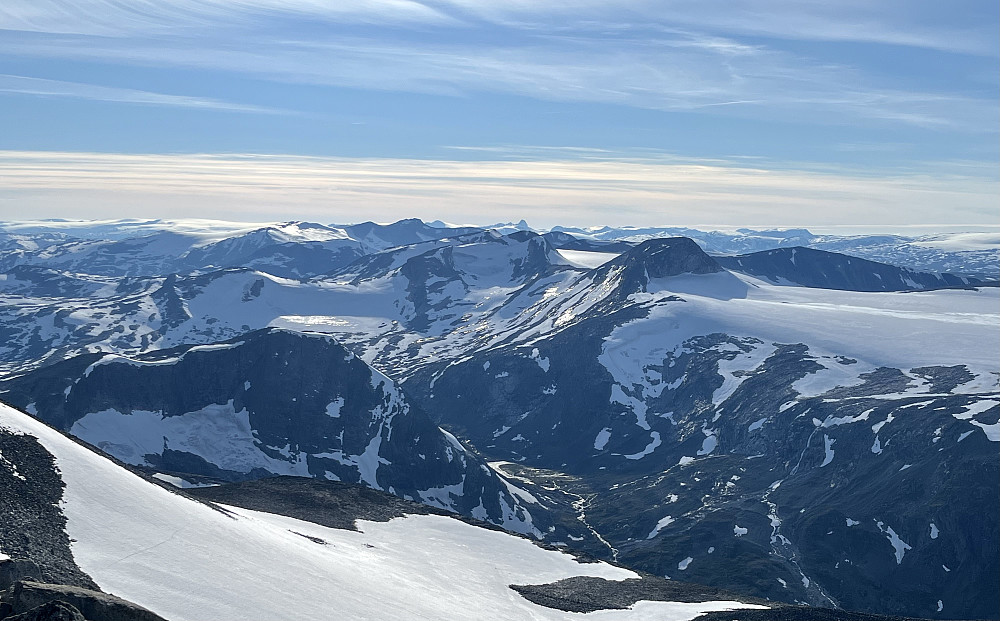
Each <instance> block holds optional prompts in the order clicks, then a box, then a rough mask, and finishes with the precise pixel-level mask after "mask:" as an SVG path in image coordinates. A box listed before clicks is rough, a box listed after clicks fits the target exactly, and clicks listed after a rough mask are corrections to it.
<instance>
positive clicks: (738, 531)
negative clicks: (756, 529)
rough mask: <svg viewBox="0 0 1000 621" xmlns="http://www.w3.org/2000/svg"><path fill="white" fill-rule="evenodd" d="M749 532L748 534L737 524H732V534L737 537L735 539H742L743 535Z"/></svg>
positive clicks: (746, 530)
mask: <svg viewBox="0 0 1000 621" xmlns="http://www.w3.org/2000/svg"><path fill="white" fill-rule="evenodd" d="M749 532H750V531H749V530H748V529H746V528H743V527H742V526H740V525H739V524H734V525H733V534H734V535H735V536H737V537H742V536H743V535H745V534H747V533H749Z"/></svg>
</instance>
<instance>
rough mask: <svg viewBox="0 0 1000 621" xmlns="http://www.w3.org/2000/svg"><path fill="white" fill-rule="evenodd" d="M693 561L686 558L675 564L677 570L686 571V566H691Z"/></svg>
mask: <svg viewBox="0 0 1000 621" xmlns="http://www.w3.org/2000/svg"><path fill="white" fill-rule="evenodd" d="M693 560H694V559H693V558H691V557H690V556H689V557H687V558H686V559H684V560H683V561H681V562H680V563H677V569H679V570H681V571H684V570H685V569H687V568H688V565H690V564H691V561H693Z"/></svg>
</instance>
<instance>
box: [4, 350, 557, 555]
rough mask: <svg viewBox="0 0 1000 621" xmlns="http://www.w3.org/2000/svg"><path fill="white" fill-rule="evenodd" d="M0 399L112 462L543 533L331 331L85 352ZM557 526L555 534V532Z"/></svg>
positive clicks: (486, 472) (26, 379) (509, 491)
mask: <svg viewBox="0 0 1000 621" xmlns="http://www.w3.org/2000/svg"><path fill="white" fill-rule="evenodd" d="M0 395H2V396H3V398H4V399H5V400H6V401H7V402H8V403H12V404H15V405H18V406H20V407H22V408H24V409H25V410H26V411H28V412H31V413H32V414H34V415H36V416H38V417H39V418H41V419H42V420H45V421H47V422H49V423H51V424H53V425H56V426H57V427H59V428H61V429H63V430H65V431H68V432H70V433H72V434H73V435H75V436H76V437H78V438H80V439H82V440H84V441H87V442H89V443H91V444H93V445H95V446H97V447H98V448H100V449H101V450H103V451H105V452H106V453H108V454H109V455H112V456H113V457H116V458H117V459H120V460H121V461H123V462H125V463H128V464H132V465H137V466H144V467H148V468H154V469H157V470H161V471H165V472H171V473H175V474H180V475H189V474H193V475H199V476H204V477H212V478H214V479H221V480H244V479H248V478H260V477H266V476H273V475H297V476H305V477H317V478H322V479H329V480H333V481H348V482H352V483H363V484H365V485H368V486H369V487H372V488H374V489H379V490H387V491H390V492H391V493H394V494H397V495H399V496H401V497H403V498H408V499H411V500H415V501H419V502H424V503H427V504H430V505H433V506H438V507H441V508H444V509H449V510H452V511H456V512H459V513H464V514H466V515H470V516H472V517H475V518H478V519H481V520H485V521H489V522H492V523H495V524H498V525H500V526H503V527H504V528H506V529H507V530H511V531H514V532H521V533H526V534H532V535H534V536H536V537H541V535H542V533H541V531H540V530H539V529H540V528H546V527H547V526H548V525H547V524H546V523H545V520H546V518H547V517H548V516H547V515H546V514H545V513H544V512H542V513H541V514H540V516H539V517H540V519H541V521H540V522H538V523H535V522H534V521H533V518H532V514H531V509H530V507H531V506H532V505H535V506H536V508H538V507H537V503H535V502H534V501H533V499H532V497H531V495H530V494H527V493H525V492H522V491H521V490H518V489H517V488H516V487H514V486H513V485H511V484H510V483H509V482H507V481H505V480H503V477H501V476H499V475H497V474H496V473H495V472H494V471H493V470H491V469H490V468H489V467H488V466H487V465H486V463H485V462H484V461H482V460H481V459H480V458H479V457H478V456H476V455H473V454H471V453H469V452H468V451H467V450H466V449H465V448H464V447H463V446H462V445H461V443H459V442H458V441H457V440H456V439H455V438H454V437H453V436H451V435H450V434H448V433H447V432H445V431H442V430H441V429H439V428H438V427H437V426H436V425H434V424H433V423H432V422H431V421H430V419H429V418H428V417H427V415H426V414H425V413H424V412H423V411H421V410H420V409H419V408H415V407H412V406H411V405H410V403H409V402H408V401H407V399H406V397H405V396H404V395H403V394H402V393H401V392H400V390H399V388H398V387H397V386H396V384H395V383H394V382H393V381H392V380H390V379H389V378H387V377H386V376H385V375H383V374H381V373H379V372H378V371H375V370H374V369H372V368H371V367H369V366H368V365H366V364H365V363H364V362H362V361H361V360H359V359H358V358H357V357H356V356H355V355H354V354H352V353H351V352H349V351H347V350H346V349H344V348H343V347H342V346H340V345H339V344H337V343H336V342H334V341H333V340H332V339H331V338H330V337H329V336H326V335H317V334H303V333H298V332H288V331H283V330H273V331H268V330H265V331H258V332H251V333H248V334H246V335H243V336H242V337H240V339H239V340H237V341H228V342H222V343H216V344H213V345H199V346H183V347H179V348H176V349H171V350H166V351H162V352H154V353H150V354H145V355H139V356H135V357H131V358H126V357H121V356H118V355H114V354H108V355H92V356H81V357H78V358H74V359H72V360H68V361H66V362H63V363H60V364H56V365H52V366H50V367H46V368H44V369H42V370H41V371H39V372H37V373H30V374H28V375H25V376H21V377H18V378H14V379H12V380H8V381H0ZM555 531H556V529H555V528H553V529H552V531H551V532H555Z"/></svg>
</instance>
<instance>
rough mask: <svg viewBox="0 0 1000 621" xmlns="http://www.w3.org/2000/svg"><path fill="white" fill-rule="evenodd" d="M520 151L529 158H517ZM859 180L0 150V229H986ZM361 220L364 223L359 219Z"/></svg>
mask: <svg viewBox="0 0 1000 621" xmlns="http://www.w3.org/2000/svg"><path fill="white" fill-rule="evenodd" d="M528 150H530V148H529V149H528ZM945 170H946V169H945V168H944V167H943V166H940V165H937V166H934V167H933V169H932V167H928V170H925V171H911V172H907V173H903V172H899V173H896V174H892V175H881V176H876V175H871V174H868V175H866V174H862V173H860V172H855V171H849V170H839V171H838V170H828V171H826V172H821V171H817V170H806V169H788V168H786V169H778V168H774V167H770V166H767V165H766V164H763V163H758V164H756V165H747V164H746V163H740V162H737V161H725V160H704V161H703V160H687V161H684V160H683V159H682V158H677V157H653V156H649V157H646V158H636V157H627V158H624V159H622V158H617V157H615V156H614V154H607V156H606V157H605V158H604V159H598V158H594V159H557V158H551V159H547V160H543V159H536V160H531V161H496V160H490V161H483V160H480V161H451V160H413V159H386V158H380V159H345V158H318V157H299V156H262V155H122V154H99V153H46V152H11V151H0V188H2V189H0V219H14V218H17V217H19V215H21V216H23V214H24V213H33V214H35V217H50V218H51V217H71V218H72V217H79V215H80V214H81V213H86V214H88V217H95V218H99V217H160V216H162V215H163V213H165V210H169V211H166V213H169V214H170V215H171V217H213V218H222V219H226V218H230V219H241V220H246V219H253V218H256V219H261V220H273V219H289V218H304V219H311V220H317V221H322V222H331V221H340V222H346V221H355V220H358V219H359V218H361V219H367V218H374V219H378V220H394V219H399V218H402V217H411V216H412V215H413V214H420V215H421V216H422V217H424V218H427V219H433V218H441V219H444V220H451V221H461V222H468V221H473V222H476V223H480V224H485V223H489V222H495V221H497V220H502V219H511V218H513V219H519V218H521V217H527V218H528V219H529V220H530V221H532V223H533V224H535V225H539V226H552V225H555V224H563V225H568V224H575V225H599V224H606V223H608V221H609V213H611V212H613V214H614V215H613V217H614V222H615V223H616V224H619V225H622V224H634V225H657V224H672V225H694V224H699V225H717V226H739V225H745V226H812V227H824V226H843V225H858V224H864V226H865V227H867V230H892V229H893V228H895V227H897V226H898V225H899V224H900V223H906V224H908V225H911V226H912V225H935V224H940V223H941V221H942V211H941V207H940V206H941V205H942V204H946V205H949V213H948V214H947V218H944V219H945V220H947V221H949V222H951V223H953V224H954V223H963V224H970V225H992V224H996V215H995V213H993V211H994V209H993V203H994V202H995V197H996V194H997V188H998V182H997V179H996V178H995V174H994V173H993V171H992V170H989V171H985V170H983V169H981V168H977V167H976V166H974V165H968V166H965V167H955V168H953V169H951V171H950V174H945ZM361 213H364V216H363V217H362V216H360V214H361Z"/></svg>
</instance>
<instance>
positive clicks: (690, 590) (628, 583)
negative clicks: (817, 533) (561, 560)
mask: <svg viewBox="0 0 1000 621" xmlns="http://www.w3.org/2000/svg"><path fill="white" fill-rule="evenodd" d="M510 588H512V589H514V590H515V591H517V592H518V593H520V594H521V596H522V597H524V598H525V599H527V600H529V601H531V602H534V603H536V604H538V605H540V606H546V607H548V608H555V609H557V610H565V611H567V612H584V613H586V612H595V611H598V610H624V609H626V608H631V607H632V606H633V605H635V604H636V603H637V602H640V601H650V602H694V603H697V602H709V601H738V602H742V603H745V604H751V603H752V604H764V605H767V604H768V602H767V601H766V600H762V599H757V598H752V597H746V596H745V595H738V594H735V593H731V592H728V591H724V590H722V589H718V588H714V587H706V586H703V585H700V584H691V583H689V582H678V581H676V580H667V579H665V578H662V577H660V576H653V575H649V574H642V575H640V577H639V578H629V579H627V580H606V579H604V578H596V577H593V576H573V577H572V578H564V579H563V580H558V581H556V582H550V583H548V584H514V585H511V587H510Z"/></svg>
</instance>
